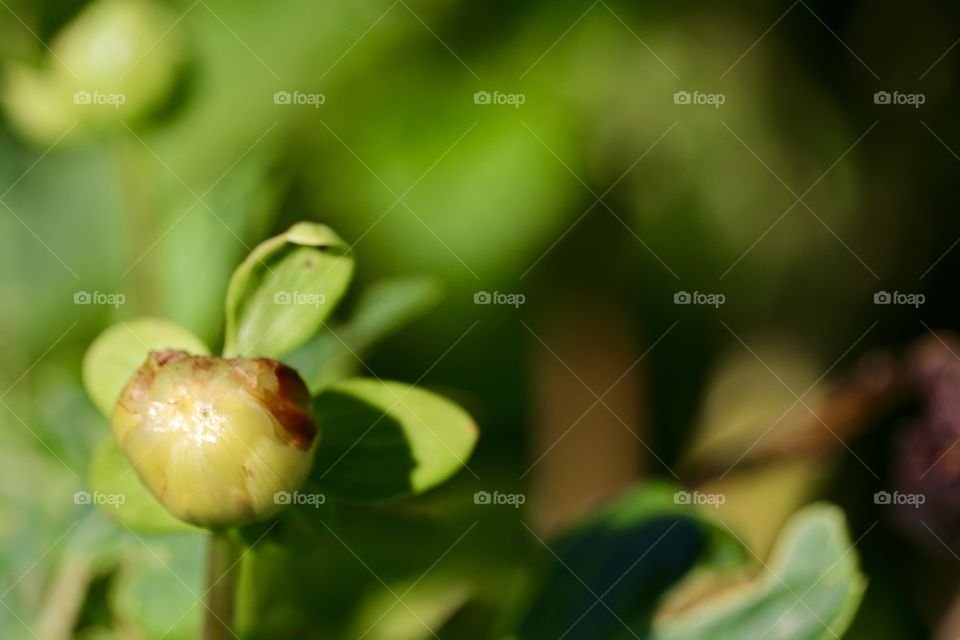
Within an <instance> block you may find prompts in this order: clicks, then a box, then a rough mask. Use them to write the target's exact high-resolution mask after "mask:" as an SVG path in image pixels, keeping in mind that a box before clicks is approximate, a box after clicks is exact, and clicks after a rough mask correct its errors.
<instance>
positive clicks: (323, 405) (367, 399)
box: [311, 378, 478, 501]
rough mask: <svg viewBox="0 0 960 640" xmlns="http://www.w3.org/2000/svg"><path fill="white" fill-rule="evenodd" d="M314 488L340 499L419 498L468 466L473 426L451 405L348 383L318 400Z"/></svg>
mask: <svg viewBox="0 0 960 640" xmlns="http://www.w3.org/2000/svg"><path fill="white" fill-rule="evenodd" d="M314 413H315V415H316V419H317V426H318V427H319V429H320V434H321V435H320V438H321V439H320V446H319V448H318V450H317V458H316V461H315V462H314V468H313V473H312V476H311V479H312V481H313V484H315V485H317V486H319V487H320V488H321V489H323V490H325V491H329V492H330V493H332V494H334V495H336V496H337V497H339V498H343V499H347V500H358V501H383V500H389V499H392V498H398V497H401V496H405V495H411V494H419V493H423V492H424V491H427V490H428V489H430V488H432V487H434V486H436V485H438V484H440V483H441V482H443V481H444V480H446V479H447V478H449V477H450V476H452V475H453V474H454V473H456V471H457V470H458V469H459V468H460V467H462V466H464V465H466V461H467V459H468V458H469V457H470V453H471V452H472V451H473V447H474V444H475V443H476V440H477V435H478V433H477V427H476V425H475V423H474V422H473V419H472V418H471V417H470V415H469V414H467V412H466V411H464V410H463V409H461V408H460V407H459V406H457V405H456V404H454V403H453V402H451V401H449V400H447V399H445V398H443V397H441V396H439V395H436V394H434V393H431V392H429V391H426V390H424V389H419V388H417V387H413V386H410V385H407V384H403V383H400V382H382V381H378V380H371V379H367V378H352V379H349V380H344V381H342V382H338V383H336V384H334V385H332V386H330V387H328V388H327V389H326V390H325V391H323V392H322V393H321V394H320V395H318V396H317V397H316V399H315V400H314Z"/></svg>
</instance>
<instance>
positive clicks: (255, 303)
mask: <svg viewBox="0 0 960 640" xmlns="http://www.w3.org/2000/svg"><path fill="white" fill-rule="evenodd" d="M352 275H353V258H352V257H351V256H350V253H349V248H348V247H347V245H346V244H345V243H344V242H343V241H342V240H341V239H340V238H339V237H337V235H336V234H335V233H334V232H333V231H332V230H330V229H329V228H328V227H325V226H323V225H319V224H314V223H312V222H298V223H297V224H295V225H293V226H292V227H290V229H288V230H287V231H286V232H285V233H283V234H281V235H279V236H274V237H273V238H270V239H269V240H266V241H264V242H263V243H261V244H260V245H259V246H258V247H257V248H256V249H254V250H253V251H252V252H251V253H250V255H249V256H247V259H246V260H244V261H243V263H242V264H241V265H240V266H239V267H237V270H236V271H234V273H233V277H232V278H231V279H230V286H229V287H228V288H227V309H226V312H227V329H226V344H225V346H224V353H225V354H226V355H227V356H230V357H232V356H247V357H250V356H265V357H268V358H280V357H281V356H284V355H286V354H287V353H289V352H290V351H293V350H294V349H296V348H297V347H299V346H300V345H302V344H303V343H305V342H306V341H307V340H309V339H310V337H311V336H313V335H314V334H315V333H316V332H317V330H318V329H320V327H321V325H322V324H323V322H324V320H326V319H327V317H329V315H330V313H331V312H332V311H333V309H334V308H335V307H336V306H337V303H338V302H339V301H340V298H342V297H343V294H344V292H345V291H346V290H347V285H348V284H349V283H350V278H351V276H352Z"/></svg>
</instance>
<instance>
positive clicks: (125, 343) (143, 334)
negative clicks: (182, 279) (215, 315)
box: [83, 318, 210, 417]
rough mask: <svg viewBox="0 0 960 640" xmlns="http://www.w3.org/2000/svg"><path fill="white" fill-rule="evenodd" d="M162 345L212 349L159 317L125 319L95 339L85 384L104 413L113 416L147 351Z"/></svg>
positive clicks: (200, 351)
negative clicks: (114, 406) (120, 396)
mask: <svg viewBox="0 0 960 640" xmlns="http://www.w3.org/2000/svg"><path fill="white" fill-rule="evenodd" d="M162 349H182V350H183V351H187V352H189V353H193V354H198V355H206V354H209V353H210V352H209V350H208V349H207V346H206V345H205V344H203V342H201V341H200V339H199V338H197V337H196V336H194V335H193V334H192V333H190V332H189V331H187V330H186V329H184V328H183V327H181V326H179V325H176V324H174V323H172V322H169V321H167V320H161V319H158V318H140V319H137V320H131V321H130V322H121V323H120V324H117V325H114V326H112V327H110V328H109V329H107V330H106V331H104V332H103V333H101V334H100V335H99V336H98V337H97V339H96V340H94V341H93V344H91V345H90V348H89V349H88V350H87V353H86V356H84V359H83V384H84V386H85V387H86V388H87V393H89V394H90V397H91V398H92V399H93V403H94V404H95V405H97V408H98V409H100V411H101V412H103V415H105V416H108V417H109V416H110V414H111V413H112V412H113V405H114V403H115V402H116V400H117V397H118V396H119V395H120V392H121V391H123V388H124V387H125V386H126V384H127V381H128V380H130V376H132V375H133V373H134V371H136V370H137V369H138V368H139V367H140V365H142V364H143V362H144V360H146V358H147V354H148V353H149V352H150V351H158V350H162Z"/></svg>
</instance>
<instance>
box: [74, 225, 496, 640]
mask: <svg viewBox="0 0 960 640" xmlns="http://www.w3.org/2000/svg"><path fill="white" fill-rule="evenodd" d="M353 268H354V264H353V258H352V256H351V254H350V252H349V249H348V247H347V246H346V245H345V243H344V242H343V241H342V240H341V239H340V238H339V237H337V235H336V234H335V233H333V231H331V230H330V229H329V228H327V227H325V226H322V225H318V224H313V223H308V222H300V223H298V224H295V225H294V226H292V227H291V228H290V229H289V230H288V231H286V232H285V233H283V234H281V235H279V236H276V237H273V238H270V239H269V240H266V241H265V242H263V243H262V244H260V245H259V246H258V247H256V248H255V249H254V250H253V251H252V252H251V254H250V255H249V256H248V257H247V259H246V260H245V261H244V262H243V263H242V264H241V265H240V266H239V267H238V268H237V270H236V271H235V272H234V274H233V277H232V278H231V281H230V284H229V287H228V291H227V297H226V329H225V336H224V347H223V357H214V356H211V355H210V350H209V349H208V347H207V345H205V344H203V342H202V341H201V340H200V339H198V338H197V337H196V336H194V335H192V334H191V333H190V332H189V331H188V330H187V329H184V328H183V327H180V326H178V325H176V324H173V323H171V322H169V321H166V320H161V319H152V318H142V319H137V320H130V321H127V322H121V323H120V324H118V325H115V326H113V327H111V328H109V329H107V330H106V331H105V332H104V333H103V334H101V335H100V337H98V338H97V340H96V341H95V342H94V343H93V344H92V345H91V346H90V348H89V350H88V352H87V355H86V357H85V359H84V365H83V377H84V383H85V386H86V388H87V391H88V393H89V395H90V397H91V398H92V400H93V401H94V404H96V406H97V407H98V408H99V409H100V411H101V412H102V413H103V414H104V415H105V416H108V417H110V418H111V423H112V427H113V432H114V437H113V438H108V439H107V440H106V441H104V442H103V443H102V445H101V446H100V447H99V449H98V451H97V453H96V455H95V456H94V459H93V461H92V463H91V467H90V476H89V485H90V490H91V492H92V495H93V496H96V497H97V500H96V501H97V502H98V504H107V505H108V506H109V508H108V509H106V511H107V513H109V514H110V515H111V516H112V517H113V518H114V519H116V520H117V521H118V522H120V523H121V524H122V525H123V526H124V527H126V528H128V529H130V530H131V531H134V532H137V531H141V532H151V533H160V532H175V531H194V532H196V531H197V530H198V529H197V527H200V528H202V529H206V530H207V531H208V532H209V533H208V536H209V543H208V551H207V590H206V593H205V595H206V599H207V602H206V609H207V615H206V616H205V620H206V621H205V625H204V637H205V638H208V639H214V638H216V639H219V638H225V637H231V635H232V631H231V629H232V627H233V617H234V611H235V608H236V607H235V599H236V593H237V582H238V576H239V565H240V564H241V562H242V561H243V558H244V555H245V550H244V549H245V544H246V543H245V540H249V539H250V538H254V537H255V539H261V538H262V537H263V535H265V534H261V533H260V531H261V529H260V528H261V527H263V524H262V522H263V521H264V520H270V519H273V520H280V519H284V518H292V517H296V518H297V519H298V526H300V525H302V523H304V522H305V523H308V524H309V523H313V524H314V525H315V526H320V523H319V522H317V520H318V518H321V517H322V515H318V514H322V511H321V510H319V509H317V508H316V507H318V506H319V505H320V504H324V505H325V504H326V503H327V502H328V499H329V501H330V502H335V501H338V500H349V501H354V502H357V501H359V502H372V503H381V502H386V501H390V500H395V499H398V498H402V497H405V496H410V495H415V494H419V493H422V492H424V491H427V490H428V489H430V488H432V487H434V486H436V485H437V484H439V483H441V482H443V481H445V480H446V479H448V478H449V477H450V476H452V475H453V474H454V473H456V471H457V470H458V469H459V468H460V467H461V466H462V465H463V464H465V462H466V460H467V458H468V457H469V456H470V454H471V452H472V449H473V447H474V444H475V442H476V439H477V430H476V427H475V425H474V423H473V421H472V419H471V418H470V416H469V415H468V414H467V413H466V412H465V411H464V410H463V409H461V408H460V407H459V406H457V405H456V404H454V403H452V402H450V401H449V400H446V399H444V398H442V397H441V396H438V395H436V394H434V393H431V392H429V391H426V390H424V389H419V388H416V387H413V386H410V385H406V384H402V383H398V382H386V381H383V380H380V379H379V378H376V379H372V378H355V377H349V376H348V372H349V371H350V369H351V365H352V364H354V363H355V362H357V361H359V356H358V354H357V351H362V350H363V349H365V348H366V347H368V346H369V345H370V344H372V343H373V342H374V341H375V340H377V339H378V338H379V337H382V335H383V334H384V333H386V332H387V331H388V330H389V328H390V327H392V326H394V325H395V324H397V323H399V322H402V321H403V320H404V319H405V318H407V317H408V316H409V315H410V314H411V313H414V312H415V311H416V310H417V309H418V308H419V307H421V306H422V304H423V303H424V300H426V299H428V298H429V297H430V296H431V291H430V289H429V286H426V288H425V285H423V284H422V283H413V282H410V281H400V282H394V283H391V284H389V285H381V287H380V288H379V289H377V290H375V292H374V293H375V297H374V298H372V299H371V298H369V297H368V298H366V299H365V301H363V302H362V303H361V304H360V305H358V310H357V314H356V315H355V316H354V318H353V319H352V320H350V321H347V322H346V323H345V324H344V325H343V326H342V327H340V328H339V329H338V330H336V331H334V330H332V329H330V328H329V326H328V324H327V322H328V320H329V318H330V314H331V313H332V311H333V310H334V308H335V307H336V306H337V304H338V303H339V302H340V300H341V299H342V297H343V295H344V293H345V292H346V290H347V287H348V284H349V282H350V280H351V277H352V274H353ZM270 528H272V527H270ZM270 528H268V529H267V531H269V530H270Z"/></svg>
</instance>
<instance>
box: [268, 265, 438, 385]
mask: <svg viewBox="0 0 960 640" xmlns="http://www.w3.org/2000/svg"><path fill="white" fill-rule="evenodd" d="M439 297H440V286H439V285H438V284H437V282H436V281H435V280H434V279H432V278H428V277H422V276H410V277H401V278H391V279H389V280H382V281H380V282H376V283H374V284H373V285H371V286H370V287H369V288H368V289H367V290H365V291H364V292H363V295H362V296H361V298H360V301H359V302H358V303H357V307H356V310H355V311H354V313H353V317H351V318H350V320H348V321H347V322H346V323H344V324H343V325H341V326H339V327H337V328H336V329H330V328H324V329H322V330H321V331H320V333H319V334H318V335H317V336H316V337H314V339H313V340H311V341H310V342H309V343H307V344H306V345H304V346H303V347H302V348H301V349H298V350H297V351H295V352H293V353H291V354H290V355H289V356H287V357H286V358H284V360H285V362H287V364H289V365H290V366H292V367H293V368H294V369H296V370H297V372H299V373H300V375H301V377H303V379H304V381H306V383H307V386H308V387H309V388H310V391H311V392H313V393H316V392H317V391H319V390H320V389H322V388H323V387H325V386H327V385H329V384H332V383H333V382H335V381H337V380H340V379H342V378H346V377H348V376H350V375H352V374H354V373H356V370H357V368H358V367H359V366H360V364H361V363H360V358H362V357H363V356H364V354H366V353H367V352H368V351H369V350H370V349H371V348H372V347H373V346H374V345H375V344H376V343H377V342H379V341H380V340H382V339H383V338H385V337H386V336H388V335H389V334H390V333H392V332H394V331H396V330H398V329H399V328H401V327H402V326H403V325H405V324H407V323H409V322H412V321H413V320H414V319H416V318H417V317H419V316H420V315H422V314H424V313H425V312H426V311H427V310H428V309H429V308H430V307H432V306H433V305H434V304H436V302H437V300H438V299H439Z"/></svg>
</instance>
